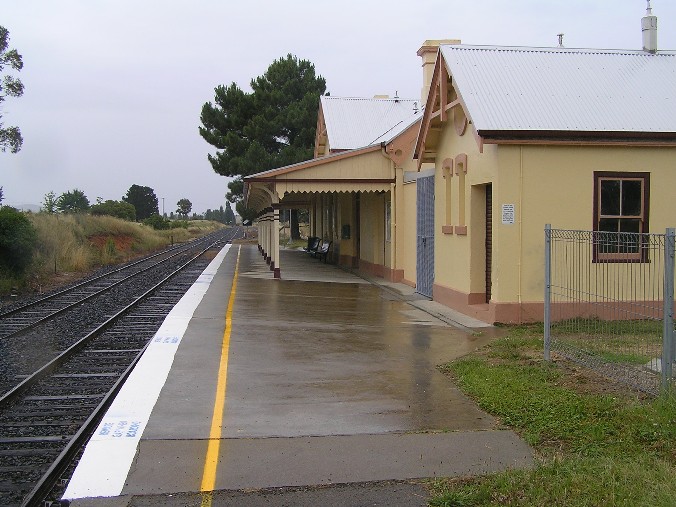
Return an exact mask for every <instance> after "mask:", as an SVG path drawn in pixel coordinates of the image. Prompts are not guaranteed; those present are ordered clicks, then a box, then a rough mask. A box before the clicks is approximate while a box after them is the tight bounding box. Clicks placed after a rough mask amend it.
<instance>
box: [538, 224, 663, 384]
mask: <svg viewBox="0 0 676 507" xmlns="http://www.w3.org/2000/svg"><path fill="white" fill-rule="evenodd" d="M671 231H672V234H671V236H669V233H668V234H666V235H665V234H640V233H629V232H627V233H624V232H600V231H575V230H561V229H551V228H549V227H548V228H547V229H546V230H545V244H546V259H545V271H546V273H545V284H546V289H545V357H546V358H547V357H548V356H549V354H550V351H553V352H557V353H559V354H562V355H564V356H566V357H568V358H570V359H573V360H575V361H578V362H580V363H582V364H584V365H585V366H588V367H590V368H592V369H594V370H596V371H598V372H599V373H601V374H603V375H605V376H607V377H610V378H613V379H616V380H619V381H622V382H625V383H627V384H629V385H631V386H632V387H634V388H637V389H640V390H642V391H645V392H648V393H651V394H657V393H659V392H660V389H661V387H665V386H667V387H669V386H671V385H672V382H673V375H672V368H671V367H672V363H673V335H674V332H673V277H674V271H673V253H674V252H673V230H671ZM665 275H666V279H667V280H668V279H671V280H672V283H671V284H669V283H667V284H666V286H667V289H668V291H669V293H665ZM665 308H667V311H666V312H665ZM669 308H670V310H669ZM669 335H670V336H669Z"/></svg>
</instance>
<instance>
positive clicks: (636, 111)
mask: <svg viewBox="0 0 676 507" xmlns="http://www.w3.org/2000/svg"><path fill="white" fill-rule="evenodd" d="M441 53H442V55H443V57H444V60H445V61H446V65H447V67H448V71H449V73H450V74H451V76H452V77H453V80H454V81H455V83H456V86H457V89H458V90H459V93H460V95H461V97H462V99H463V100H464V102H465V105H466V106H467V109H468V112H469V116H470V117H471V119H472V121H473V122H474V125H475V127H476V129H477V130H478V131H479V133H481V131H510V130H511V131H516V130H531V131H548V130H551V131H581V132H582V131H584V132H592V131H600V132H676V53H675V52H671V51H669V52H665V51H662V52H658V53H657V54H650V53H646V52H644V51H621V50H597V49H567V48H510V47H496V46H462V45H453V46H441Z"/></svg>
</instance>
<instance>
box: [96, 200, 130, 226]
mask: <svg viewBox="0 0 676 507" xmlns="http://www.w3.org/2000/svg"><path fill="white" fill-rule="evenodd" d="M89 212H90V213H91V214H92V215H108V216H111V217H116V218H121V219H122V220H128V221H130V222H133V221H134V220H136V208H134V205H133V204H129V203H128V202H124V201H113V200H110V199H109V200H107V201H105V202H102V203H101V204H95V205H94V206H92V207H91V208H89Z"/></svg>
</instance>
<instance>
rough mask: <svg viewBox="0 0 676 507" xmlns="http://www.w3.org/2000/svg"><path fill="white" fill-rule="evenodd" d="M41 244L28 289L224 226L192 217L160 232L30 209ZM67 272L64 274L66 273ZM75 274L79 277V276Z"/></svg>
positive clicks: (112, 220) (107, 219) (111, 219)
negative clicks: (184, 226) (187, 223)
mask: <svg viewBox="0 0 676 507" xmlns="http://www.w3.org/2000/svg"><path fill="white" fill-rule="evenodd" d="M29 218H30V220H31V222H32V224H33V226H34V227H35V229H36V231H37V236H38V242H37V244H38V246H37V249H36V251H35V252H34V256H33V266H32V268H31V269H30V271H29V272H28V273H27V275H26V276H25V279H24V281H23V286H24V288H25V289H29V290H31V289H37V287H45V286H50V285H53V284H55V283H57V282H56V280H62V279H64V278H67V279H69V280H70V279H72V276H69V275H70V274H76V275H77V274H84V273H86V272H88V271H91V270H93V269H95V268H98V267H100V266H104V265H109V264H116V263H120V262H125V261H128V260H130V259H133V258H135V257H138V256H141V255H143V254H146V253H149V252H152V251H154V250H158V249H160V248H163V247H165V246H167V245H169V244H172V243H183V242H186V241H190V240H191V239H193V238H195V237H198V236H203V235H205V234H208V233H209V232H212V231H214V230H216V229H218V228H220V227H222V225H221V224H219V223H217V222H211V221H206V220H202V221H195V222H190V226H189V227H188V228H187V229H182V228H181V229H172V230H166V231H157V230H155V229H153V228H151V227H149V226H146V225H143V224H139V223H136V222H127V221H125V220H120V219H117V218H114V217H109V216H91V215H78V214H73V215H61V214H59V215H56V214H54V215H50V214H46V213H38V214H31V215H29ZM64 275H65V276H64ZM76 277H77V276H76Z"/></svg>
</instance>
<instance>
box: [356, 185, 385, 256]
mask: <svg viewBox="0 0 676 507" xmlns="http://www.w3.org/2000/svg"><path fill="white" fill-rule="evenodd" d="M360 211H361V214H360V227H361V236H360V249H361V251H360V252H359V258H360V259H363V260H365V261H367V262H370V263H372V264H378V265H381V266H382V265H384V261H385V259H384V256H385V251H384V242H385V194H381V193H363V194H361V201H360Z"/></svg>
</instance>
